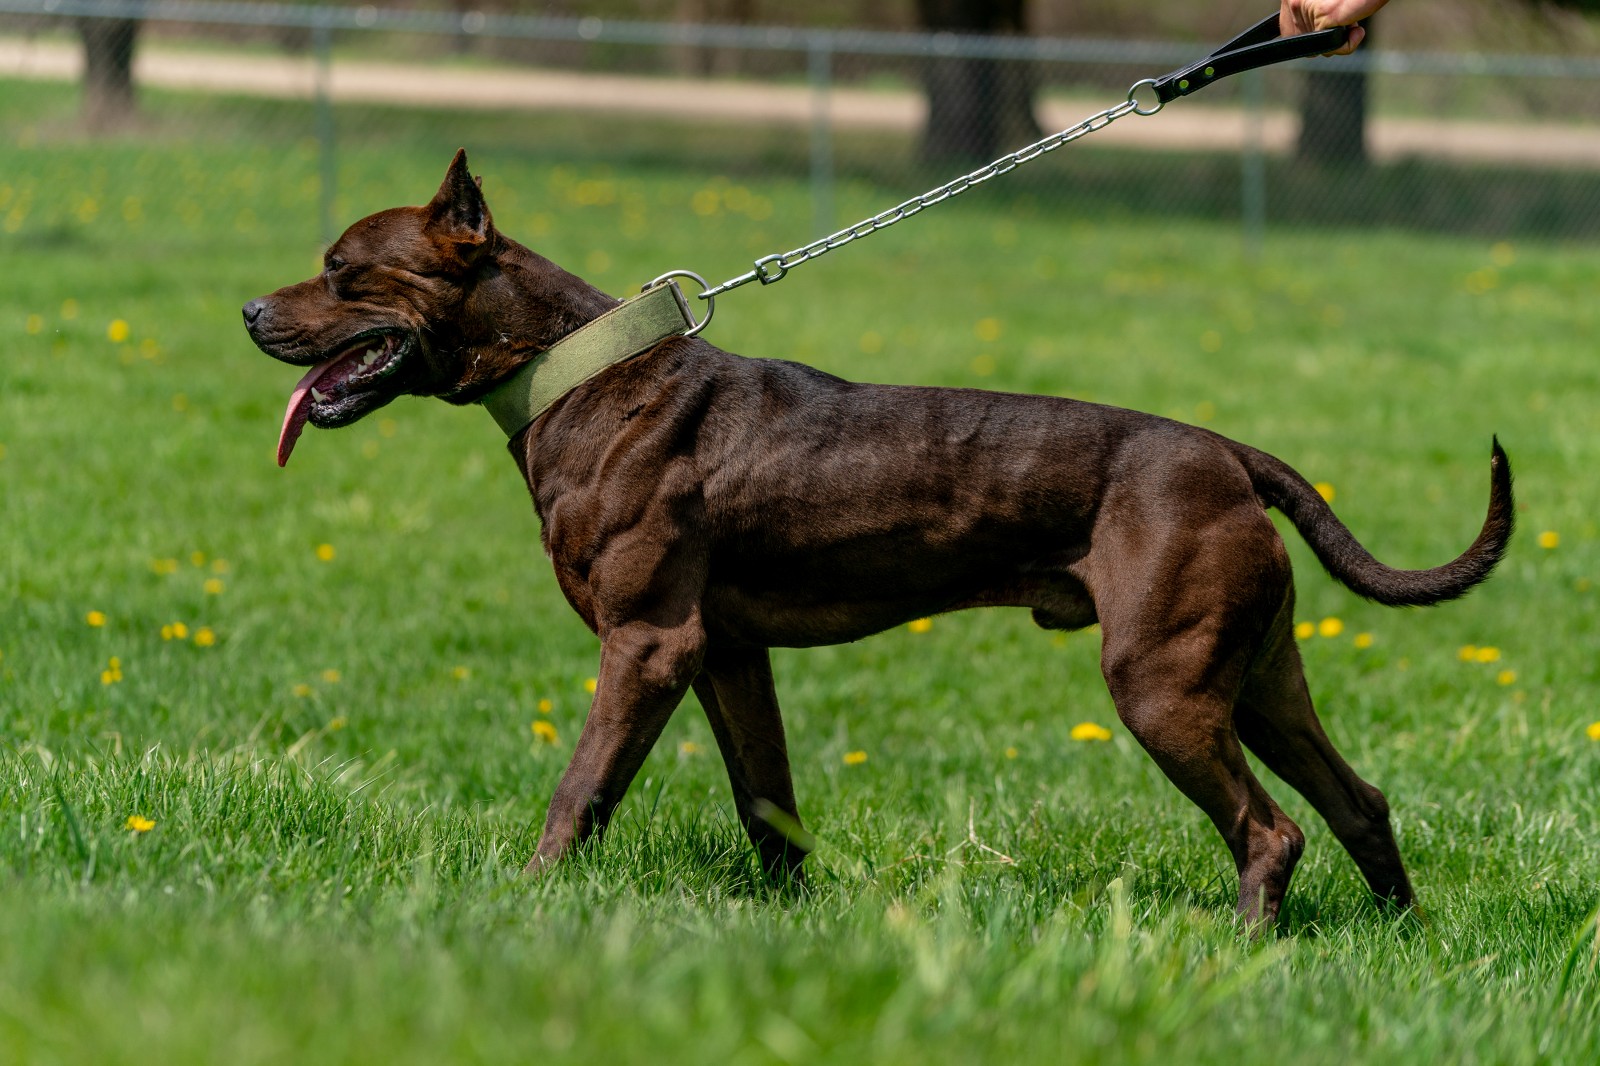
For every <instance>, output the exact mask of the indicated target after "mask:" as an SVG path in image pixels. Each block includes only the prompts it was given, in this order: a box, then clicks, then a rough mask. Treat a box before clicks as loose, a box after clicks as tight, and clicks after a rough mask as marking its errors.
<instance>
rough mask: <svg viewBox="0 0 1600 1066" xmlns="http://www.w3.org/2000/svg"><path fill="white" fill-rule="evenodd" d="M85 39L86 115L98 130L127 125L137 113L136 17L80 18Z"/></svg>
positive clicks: (79, 28) (88, 120)
mask: <svg viewBox="0 0 1600 1066" xmlns="http://www.w3.org/2000/svg"><path fill="white" fill-rule="evenodd" d="M78 35H79V36H80V37H82V38H83V118H84V123H85V124H86V125H87V126H88V127H89V129H90V130H93V131H94V132H96V133H104V132H107V131H110V130H115V129H118V128H120V127H122V126H125V125H126V124H127V123H128V122H129V121H130V120H131V119H132V118H133V112H134V96H133V49H134V42H135V41H136V39H137V38H138V36H139V22H138V20H137V19H102V18H84V19H79V20H78Z"/></svg>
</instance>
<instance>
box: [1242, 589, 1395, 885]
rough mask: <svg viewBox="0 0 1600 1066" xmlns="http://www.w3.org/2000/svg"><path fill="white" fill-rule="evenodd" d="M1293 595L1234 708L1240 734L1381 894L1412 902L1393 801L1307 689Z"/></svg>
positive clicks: (1368, 882)
mask: <svg viewBox="0 0 1600 1066" xmlns="http://www.w3.org/2000/svg"><path fill="white" fill-rule="evenodd" d="M1292 602H1293V601H1292V600H1290V601H1288V602H1286V605H1285V608H1284V610H1283V612H1282V614H1281V615H1280V618H1279V623H1278V624H1277V625H1276V626H1275V627H1274V632H1273V634H1272V636H1271V637H1270V638H1269V642H1268V646H1267V648H1266V649H1264V651H1263V652H1262V656H1261V659H1260V660H1259V661H1258V662H1257V664H1256V666H1255V668H1254V669H1252V671H1251V674H1250V676H1249V677H1248V678H1247V679H1246V680H1245V683H1244V686H1243V689H1242V690H1241V692H1240V695H1239V702H1238V706H1237V709H1236V710H1235V713H1234V724H1235V726H1236V727H1237V729H1238V731H1239V736H1240V738H1241V739H1242V740H1243V741H1244V742H1245V744H1247V745H1249V748H1250V750H1251V751H1253V752H1255V754H1256V755H1257V757H1259V758H1260V759H1261V761H1262V762H1263V763H1265V764H1266V765H1267V766H1268V768H1270V769H1271V770H1272V772H1273V773H1275V774H1277V775H1278V776H1279V777H1281V778H1283V779H1284V780H1285V781H1286V782H1288V783H1289V785H1290V787H1292V788H1293V789H1294V790H1295V791H1296V792H1299V793H1300V794H1301V795H1302V796H1304V797H1305V798H1306V801H1307V802H1308V803H1310V804H1311V806H1312V807H1314V808H1315V809H1316V811H1317V813H1318V814H1320V815H1321V816H1322V817H1323V819H1324V820H1326V821H1327V823H1328V827H1329V828H1330V829H1332V830H1333V834H1334V836H1336V837H1338V838H1339V842H1340V843H1341V844H1343V845H1344V847H1345V850H1346V851H1348V852H1349V853H1350V857H1351V858H1353V859H1354V860H1355V861H1356V865H1357V866H1358V867H1359V868H1360V869H1361V873H1362V875H1363V876H1364V877H1365V878H1366V880H1367V885H1368V886H1369V887H1370V888H1371V889H1372V891H1373V894H1374V895H1376V896H1377V897H1378V898H1379V899H1380V900H1386V901H1389V902H1391V903H1394V904H1397V905H1399V906H1402V907H1405V906H1410V905H1411V902H1412V899H1413V896H1412V891H1411V882H1410V880H1409V879H1408V878H1407V877H1406V871H1405V866H1404V865H1403V864H1402V862H1401V861H1400V849H1399V847H1398V846H1397V845H1396V844H1395V839H1394V830H1393V829H1392V828H1391V827H1390V825H1389V804H1388V802H1387V801H1386V800H1385V799H1384V798H1383V793H1381V792H1379V791H1378V790H1377V789H1376V788H1374V787H1372V786H1371V785H1369V784H1367V783H1366V782H1365V781H1363V780H1362V779H1361V778H1360V777H1358V776H1357V775H1356V772H1355V771H1354V770H1352V769H1351V768H1350V764H1349V763H1347V762H1345V761H1344V759H1343V758H1342V757H1341V756H1340V755H1339V752H1338V750H1337V749H1335V748H1334V746H1333V742H1332V741H1331V740H1329V739H1328V735H1327V734H1326V733H1324V732H1323V730H1322V723H1321V722H1319V721H1318V720H1317V712H1316V710H1315V708H1313V706H1312V704H1311V694H1310V693H1309V692H1308V691H1307V690H1306V681H1305V673H1304V671H1303V669H1302V667H1301V664H1300V649H1299V648H1298V647H1296V646H1295V642H1294V637H1293V635H1292V634H1291V633H1290V631H1289V626H1290V617H1291V610H1290V605H1291V604H1292Z"/></svg>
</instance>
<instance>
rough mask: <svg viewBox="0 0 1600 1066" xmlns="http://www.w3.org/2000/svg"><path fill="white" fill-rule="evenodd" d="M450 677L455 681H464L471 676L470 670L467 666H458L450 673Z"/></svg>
mask: <svg viewBox="0 0 1600 1066" xmlns="http://www.w3.org/2000/svg"><path fill="white" fill-rule="evenodd" d="M450 676H451V677H453V678H455V679H456V680H457V681H465V680H466V679H467V678H469V677H471V676H472V668H471V667H468V666H458V667H456V668H455V669H454V670H451V671H450Z"/></svg>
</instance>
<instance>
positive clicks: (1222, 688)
mask: <svg viewBox="0 0 1600 1066" xmlns="http://www.w3.org/2000/svg"><path fill="white" fill-rule="evenodd" d="M1201 643H1204V644H1209V642H1195V641H1191V640H1184V639H1172V640H1168V641H1167V642H1165V643H1163V644H1161V645H1158V646H1155V647H1144V648H1141V649H1138V650H1137V652H1136V651H1135V650H1134V649H1133V648H1131V647H1129V646H1128V645H1127V644H1126V643H1125V642H1124V643H1123V646H1122V647H1119V648H1117V649H1115V650H1114V651H1112V653H1111V654H1108V655H1107V656H1106V659H1105V662H1104V664H1103V665H1104V669H1105V675H1106V681H1107V684H1108V685H1109V686H1110V688H1111V696H1112V699H1113V701H1114V702H1115V703H1116V706H1117V714H1118V716H1119V717H1120V718H1121V719H1122V721H1123V723H1124V724H1125V725H1126V726H1127V727H1128V729H1129V731H1130V732H1132V733H1133V735H1134V737H1135V738H1137V739H1138V741H1139V743H1140V744H1142V745H1143V746H1144V749H1145V750H1146V751H1148V752H1149V753H1150V755H1151V757H1152V758H1154V759H1155V761H1156V763H1157V765H1159V766H1160V767H1161V769H1162V771H1163V772H1164V773H1165V774H1166V775H1167V777H1168V778H1169V779H1170V780H1171V781H1172V783H1173V784H1174V785H1177V786H1178V788H1179V790H1180V791H1182V792H1183V794H1184V795H1185V796H1188V797H1189V798H1190V799H1191V800H1193V801H1194V802H1195V804H1196V805H1198V806H1199V807H1200V809H1201V810H1203V811H1204V812H1205V813H1206V816H1207V817H1209V818H1210V819H1211V824H1212V825H1214V826H1216V827H1217V832H1218V833H1220V834H1222V839H1223V840H1224V841H1225V842H1226V843H1227V845H1228V850H1229V851H1230V852H1232V854H1233V861H1234V865H1235V866H1236V867H1237V869H1238V872H1239V914H1240V916H1241V917H1243V918H1244V920H1245V922H1246V923H1247V924H1249V925H1250V926H1252V927H1256V928H1259V927H1260V926H1262V925H1266V924H1270V923H1271V922H1272V921H1274V920H1275V919H1276V918H1277V914H1278V908H1279V906H1280V905H1281V904H1282V902H1283V896H1284V893H1285V891H1287V890H1288V887H1289V878H1290V877H1291V876H1292V875H1293V873H1294V867H1295V863H1297V862H1298V861H1299V860H1300V852H1301V850H1302V849H1303V848H1304V846H1305V837H1304V835H1303V834H1302V833H1301V832H1300V828H1299V827H1298V826H1297V825H1295V824H1294V822H1292V821H1290V820H1289V817H1288V816H1287V815H1285V814H1284V813H1283V811H1282V810H1280V809H1279V807H1278V805H1277V804H1276V803H1274V802H1273V800H1272V797H1271V796H1269V795H1268V794H1267V791H1266V789H1264V788H1263V787H1262V786H1261V782H1260V781H1258V780H1257V779H1256V776H1255V774H1253V773H1252V772H1251V771H1250V766H1249V764H1248V763H1247V762H1246V761H1245V757H1244V751H1243V749H1242V748H1241V747H1240V746H1239V738H1238V737H1237V736H1236V735H1235V733H1234V729H1233V692H1232V689H1233V688H1234V687H1236V686H1237V678H1238V675H1239V672H1240V671H1239V670H1238V669H1224V670H1221V671H1219V670H1217V669H1216V667H1217V666H1218V665H1222V664H1218V663H1217V662H1216V659H1215V655H1216V652H1217V650H1218V649H1217V648H1216V647H1215V646H1214V645H1210V646H1206V647H1201V646H1199V644H1201ZM1108 647H1109V645H1108ZM1219 674H1221V675H1222V676H1218V675H1219ZM1230 674H1231V675H1232V679H1233V680H1232V682H1231V684H1230V682H1229V680H1228V676H1227V675H1230ZM1208 675H1209V676H1210V683H1209V684H1206V683H1203V681H1202V679H1204V678H1206V677H1207V676H1208Z"/></svg>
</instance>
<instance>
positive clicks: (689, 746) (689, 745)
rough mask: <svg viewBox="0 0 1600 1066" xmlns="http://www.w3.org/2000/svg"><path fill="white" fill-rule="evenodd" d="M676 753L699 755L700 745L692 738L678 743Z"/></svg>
mask: <svg viewBox="0 0 1600 1066" xmlns="http://www.w3.org/2000/svg"><path fill="white" fill-rule="evenodd" d="M678 754H679V755H699V754H700V745H698V744H696V743H695V742H694V741H692V740H686V741H684V742H683V743H682V744H679V745H678Z"/></svg>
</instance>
